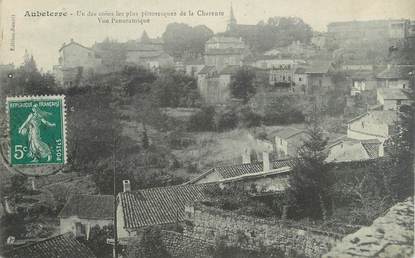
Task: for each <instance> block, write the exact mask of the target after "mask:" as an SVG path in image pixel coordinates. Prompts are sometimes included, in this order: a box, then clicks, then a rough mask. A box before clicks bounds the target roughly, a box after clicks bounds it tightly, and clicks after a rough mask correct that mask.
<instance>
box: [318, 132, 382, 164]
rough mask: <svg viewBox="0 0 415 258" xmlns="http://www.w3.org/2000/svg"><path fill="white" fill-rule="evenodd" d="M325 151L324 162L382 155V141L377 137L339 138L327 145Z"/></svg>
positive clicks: (364, 158) (355, 159)
mask: <svg viewBox="0 0 415 258" xmlns="http://www.w3.org/2000/svg"><path fill="white" fill-rule="evenodd" d="M327 152H328V156H327V159H326V162H345V161H357V160H366V159H375V158H379V157H383V156H384V151H383V142H381V141H379V140H378V139H370V140H356V139H350V138H345V139H341V140H339V141H336V142H335V143H332V144H330V145H329V146H327Z"/></svg>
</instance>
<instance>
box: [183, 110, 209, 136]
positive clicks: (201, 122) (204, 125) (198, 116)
mask: <svg viewBox="0 0 415 258" xmlns="http://www.w3.org/2000/svg"><path fill="white" fill-rule="evenodd" d="M214 116H215V108H214V107H212V106H205V107H202V108H201V110H200V111H198V112H197V113H195V114H193V115H192V116H191V117H190V119H189V123H188V130H189V131H196V132H205V131H214V130H215V121H214Z"/></svg>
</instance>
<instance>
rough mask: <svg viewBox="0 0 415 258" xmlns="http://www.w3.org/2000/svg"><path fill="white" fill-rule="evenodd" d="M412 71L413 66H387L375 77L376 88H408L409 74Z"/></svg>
mask: <svg viewBox="0 0 415 258" xmlns="http://www.w3.org/2000/svg"><path fill="white" fill-rule="evenodd" d="M413 71H415V66H414V65H388V67H387V68H386V69H385V70H383V71H381V72H380V73H379V74H378V75H377V76H376V79H377V81H378V88H400V89H405V88H408V87H409V73H410V72H413Z"/></svg>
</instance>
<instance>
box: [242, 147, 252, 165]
mask: <svg viewBox="0 0 415 258" xmlns="http://www.w3.org/2000/svg"><path fill="white" fill-rule="evenodd" d="M250 163H251V152H250V151H249V150H248V148H245V150H244V152H243V153H242V164H250Z"/></svg>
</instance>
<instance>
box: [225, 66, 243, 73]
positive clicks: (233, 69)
mask: <svg viewBox="0 0 415 258" xmlns="http://www.w3.org/2000/svg"><path fill="white" fill-rule="evenodd" d="M240 68H241V67H240V66H239V65H228V66H226V67H225V68H223V69H222V71H221V72H220V74H235V73H236V72H237V71H238V70H239V69H240Z"/></svg>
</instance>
